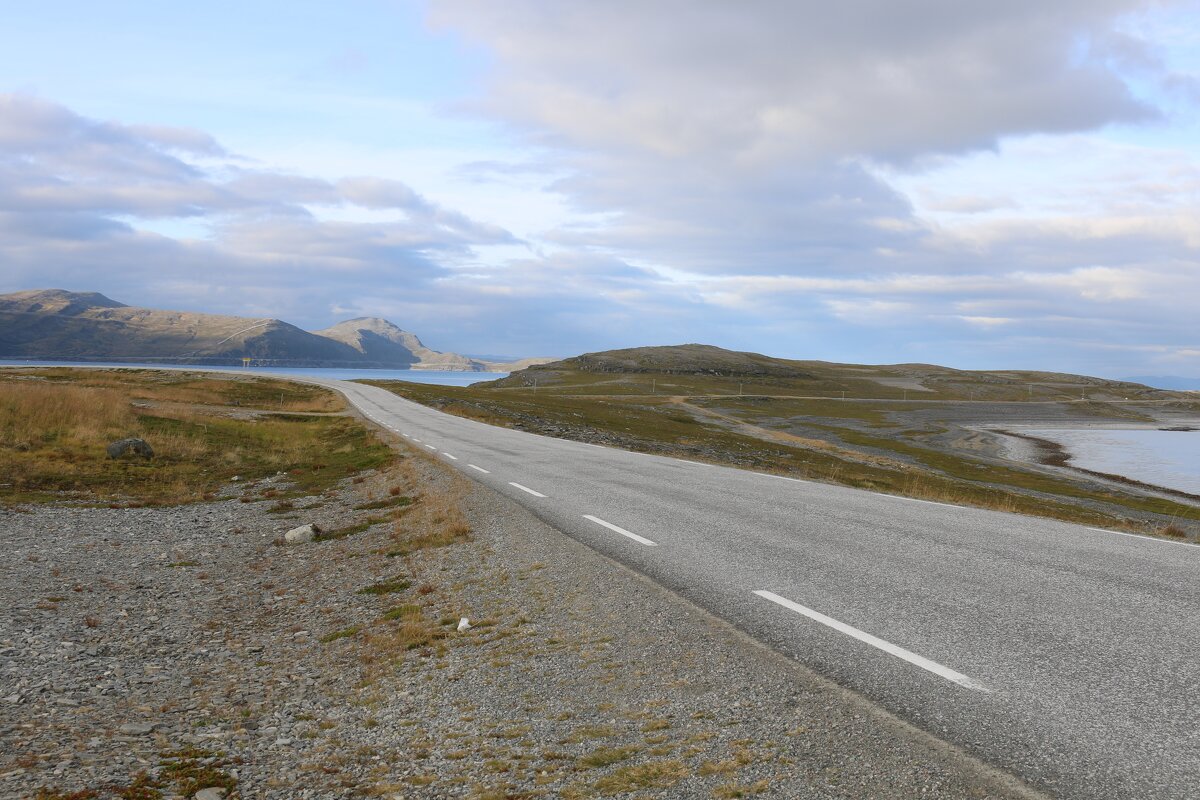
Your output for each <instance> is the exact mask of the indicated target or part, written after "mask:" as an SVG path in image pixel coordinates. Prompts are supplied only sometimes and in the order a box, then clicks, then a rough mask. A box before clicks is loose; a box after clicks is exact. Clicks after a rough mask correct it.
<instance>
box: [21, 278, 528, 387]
mask: <svg viewBox="0 0 1200 800" xmlns="http://www.w3.org/2000/svg"><path fill="white" fill-rule="evenodd" d="M0 357H6V358H40V359H52V360H93V361H96V360H109V361H119V360H138V361H146V362H148V363H182V364H208V365H212V366H226V365H230V366H240V365H241V364H242V359H243V358H250V359H253V360H254V361H255V362H257V363H259V364H260V365H267V364H271V365H278V366H308V367H313V366H315V367H321V366H327V367H353V368H364V369H370V368H378V369H416V370H420V369H445V370H455V371H466V372H487V371H507V369H506V367H507V366H508V365H506V364H502V363H496V362H487V361H481V360H477V359H472V358H468V357H466V356H462V355H459V354H457V353H448V352H441V351H438V350H433V349H431V348H429V347H426V346H425V345H424V344H423V343H422V342H421V340H420V338H419V337H418V336H417V335H416V334H414V333H411V332H409V331H405V330H404V329H402V328H400V327H399V326H397V325H395V324H394V323H392V322H389V321H388V320H385V319H381V318H378V317H358V318H356V319H351V320H344V321H342V322H339V323H337V324H335V325H332V326H330V327H329V328H325V329H323V330H320V331H306V330H303V329H302V328H299V327H297V326H295V325H292V324H291V323H288V322H285V321H283V320H280V319H274V318H270V317H239V316H230V315H223V314H206V313H202V312H194V311H171V310H163V309H153V308H143V307H139V306H131V305H126V304H125V303H121V302H119V301H116V300H113V299H112V298H109V297H107V296H105V295H103V294H100V293H99V292H72V291H68V290H65V289H33V290H26V291H20V292H12V293H9V294H3V295H0ZM523 361H524V360H523ZM522 365H523V364H522ZM518 368H519V367H518Z"/></svg>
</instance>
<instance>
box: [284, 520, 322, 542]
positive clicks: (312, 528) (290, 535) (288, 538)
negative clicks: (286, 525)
mask: <svg viewBox="0 0 1200 800" xmlns="http://www.w3.org/2000/svg"><path fill="white" fill-rule="evenodd" d="M317 530H318V528H317V526H316V525H313V524H311V523H309V524H308V525H301V526H300V527H299V528H292V529H291V530H290V531H288V532H287V533H285V534H284V535H283V540H284V541H285V542H287V543H288V544H304V543H305V542H311V541H312V540H313V539H315V538H316V536H317Z"/></svg>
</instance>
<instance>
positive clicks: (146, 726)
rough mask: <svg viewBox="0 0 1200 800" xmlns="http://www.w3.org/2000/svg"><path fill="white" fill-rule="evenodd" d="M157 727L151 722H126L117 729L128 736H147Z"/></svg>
mask: <svg viewBox="0 0 1200 800" xmlns="http://www.w3.org/2000/svg"><path fill="white" fill-rule="evenodd" d="M156 727H158V726H156V725H154V724H153V723H150V722H126V723H125V724H124V725H122V726H121V727H120V728H118V729H117V730H119V731H120V732H121V733H123V734H125V735H126V736H145V735H146V734H148V733H151V732H153V731H154V729H155V728H156Z"/></svg>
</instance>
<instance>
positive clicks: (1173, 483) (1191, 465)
mask: <svg viewBox="0 0 1200 800" xmlns="http://www.w3.org/2000/svg"><path fill="white" fill-rule="evenodd" d="M1029 433H1030V434H1031V435H1033V436H1037V437H1039V438H1042V439H1049V440H1051V441H1054V442H1057V443H1058V444H1061V445H1062V446H1063V447H1064V448H1066V450H1067V452H1068V453H1069V454H1070V456H1071V462H1070V463H1071V466H1073V467H1079V468H1081V469H1089V470H1092V471H1093V472H1103V473H1107V474H1109V475H1123V476H1125V477H1126V478H1132V479H1133V480H1135V481H1140V482H1142V483H1149V484H1153V485H1155V486H1165V487H1167V488H1170V489H1178V490H1179V491H1183V492H1189V493H1191V494H1200V431H1163V430H1152V429H1151V430H1147V429H1143V430H1102V429H1094V428H1093V429H1088V430H1078V429H1053V430H1045V429H1041V430H1030V431H1029Z"/></svg>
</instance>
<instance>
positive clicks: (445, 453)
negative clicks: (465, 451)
mask: <svg viewBox="0 0 1200 800" xmlns="http://www.w3.org/2000/svg"><path fill="white" fill-rule="evenodd" d="M442 455H444V456H445V457H446V458H448V459H450V460H451V461H458V456H452V455H450V454H449V453H447V452H445V451H442Z"/></svg>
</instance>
